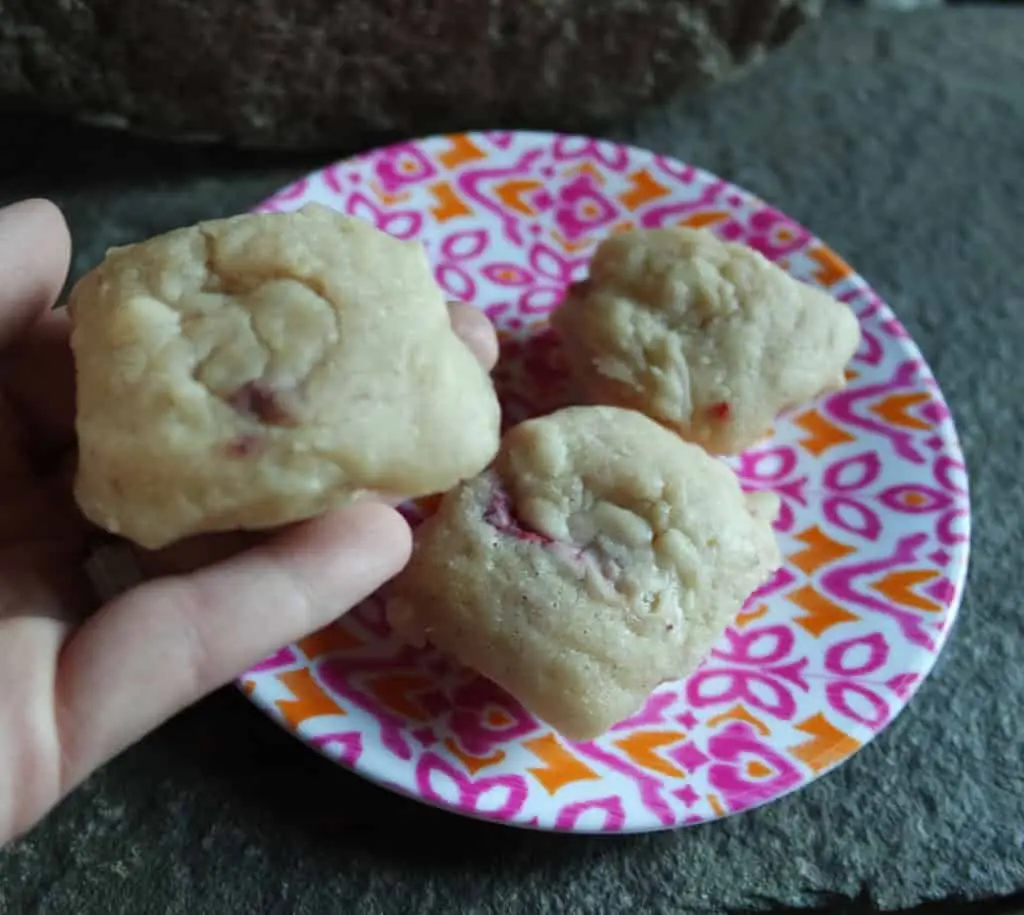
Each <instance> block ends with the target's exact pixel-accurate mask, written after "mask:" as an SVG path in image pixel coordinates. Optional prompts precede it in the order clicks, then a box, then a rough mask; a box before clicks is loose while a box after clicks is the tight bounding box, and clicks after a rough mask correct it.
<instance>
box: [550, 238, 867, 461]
mask: <svg viewBox="0 0 1024 915" xmlns="http://www.w3.org/2000/svg"><path fill="white" fill-rule="evenodd" d="M551 321H552V324H553V326H554V327H555V328H556V330H557V331H558V332H559V335H560V336H561V338H562V340H563V344H564V346H565V350H566V353H567V356H568V359H569V363H570V365H571V367H572V370H573V374H574V377H575V378H576V379H577V381H578V382H579V384H580V387H581V388H582V389H583V391H584V393H585V395H586V396H587V398H588V399H589V400H590V401H592V402H595V403H607V404H613V405H618V406H623V407H631V408H633V409H637V410H640V411H642V412H644V413H646V414H647V415H648V416H651V417H652V418H654V419H656V420H658V421H659V422H661V423H663V424H664V425H666V426H669V427H670V428H672V429H674V430H675V431H676V432H678V433H679V434H680V435H682V436H683V437H684V438H686V439H688V440H690V441H693V442H697V443H698V444H700V445H702V446H703V447H704V448H707V449H708V450H709V451H712V452H714V453H718V454H734V453H737V452H739V451H742V450H743V449H745V448H748V447H750V446H751V445H753V444H755V443H756V442H758V441H759V440H760V439H762V438H763V437H764V436H765V435H766V434H767V433H768V432H769V430H770V428H771V425H772V423H773V421H774V420H775V418H776V416H777V415H778V414H779V413H780V412H782V411H783V410H785V409H787V408H791V407H795V406H798V405H801V404H804V403H807V402H809V401H811V400H813V399H814V398H816V397H818V396H820V395H822V394H824V393H826V392H828V391H831V390H836V389H839V388H842V387H843V386H844V385H845V368H846V365H847V363H848V362H849V360H850V359H851V358H852V356H853V354H854V352H855V351H856V350H857V347H858V345H859V343H860V327H859V324H858V322H857V318H856V316H855V315H854V314H853V312H852V311H851V310H850V308H848V307H847V306H846V305H844V304H843V303H841V302H838V301H836V300H835V299H833V298H832V297H831V296H829V295H827V294H826V293H824V292H822V291H820V290H818V289H815V288H813V287H811V286H809V285H807V284H805V283H801V282H799V281H797V280H795V279H793V278H792V277H791V276H789V275H788V274H787V273H786V272H785V271H784V270H782V269H781V268H780V267H778V266H777V265H775V264H773V263H772V262H771V261H769V260H768V259H767V258H765V257H764V256H763V255H761V254H760V253H759V252H757V251H754V250H753V249H752V248H749V247H746V246H745V245H741V244H735V243H731V242H723V241H721V240H720V239H718V238H717V237H716V236H715V235H713V234H712V233H711V232H709V231H706V230H697V229H649V230H641V229H637V230H630V231H625V232H621V233H618V234H615V235H612V236H610V237H609V238H607V239H606V240H605V241H603V242H602V243H601V244H600V245H599V246H598V249H597V251H596V253H595V255H594V257H593V260H592V261H591V264H590V276H589V278H588V279H586V280H585V281H583V282H581V283H577V284H575V285H574V286H572V287H570V290H569V292H568V294H567V296H566V298H565V300H564V302H563V303H562V304H561V305H560V306H559V308H558V309H557V310H556V311H555V313H554V315H553V316H552V319H551Z"/></svg>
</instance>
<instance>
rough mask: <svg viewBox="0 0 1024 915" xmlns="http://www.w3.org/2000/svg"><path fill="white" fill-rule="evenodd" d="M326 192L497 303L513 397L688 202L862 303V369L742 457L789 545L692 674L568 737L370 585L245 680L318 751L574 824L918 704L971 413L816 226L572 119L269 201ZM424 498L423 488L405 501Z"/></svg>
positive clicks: (742, 788)
mask: <svg viewBox="0 0 1024 915" xmlns="http://www.w3.org/2000/svg"><path fill="white" fill-rule="evenodd" d="M310 201H317V202H319V203H323V204H326V205H328V206H330V207H334V208H335V209H338V210H340V211H342V212H345V213H350V214H352V215H355V216H359V217H361V218H363V219H367V220H369V221H370V222H372V223H374V224H375V225H377V226H378V227H380V228H381V229H383V230H385V231H387V232H390V233H391V234H393V235H396V236H398V237H400V238H405V239H420V240H422V241H423V242H424V243H425V245H426V248H427V251H428V253H429V256H430V258H431V260H432V262H433V264H434V267H435V272H436V276H437V281H438V282H439V283H440V285H441V286H442V287H443V288H444V289H445V290H446V291H447V293H448V295H449V296H450V297H451V298H454V299H464V300H466V301H469V302H473V303H475V304H476V305H478V306H479V307H480V308H482V309H484V310H485V311H486V312H487V314H488V315H490V317H491V318H492V319H493V321H494V322H495V324H496V325H497V327H498V329H499V333H500V337H501V341H502V357H501V362H500V364H499V367H498V369H497V370H496V372H495V379H496V383H497V384H498V386H499V389H500V393H501V396H502V400H503V405H504V408H505V417H506V422H514V421H518V420H520V419H522V418H524V417H526V416H528V415H533V414H538V413H544V412H547V411H549V410H551V409H553V408H555V407H557V406H559V405H561V404H562V403H564V401H565V397H566V391H567V385H566V378H565V371H564V368H563V364H562V361H561V358H560V353H559V347H558V342H557V340H556V339H554V338H553V336H552V335H551V333H550V332H549V331H548V330H547V326H546V315H547V313H548V312H549V311H550V309H551V308H552V307H553V306H555V305H556V303H557V302H558V301H559V299H560V298H561V296H562V293H563V290H564V289H565V287H566V285H567V284H568V283H570V282H572V281H574V280H578V279H581V278H582V277H583V276H584V275H585V273H586V265H587V261H588V257H589V255H590V254H591V252H592V251H593V248H594V245H595V243H596V242H597V241H598V240H599V239H601V238H603V237H604V236H605V235H607V234H608V233H609V232H613V231H615V230H617V229H619V228H621V227H624V226H644V227H653V226H679V225H685V226H699V227H703V228H706V229H710V230H712V231H714V232H716V233H717V234H718V235H720V236H721V237H722V238H725V239H730V240H732V241H739V242H744V243H745V244H748V245H750V246H752V247H754V248H756V249H757V250H759V251H761V252H762V253H763V254H765V255H766V256H767V257H769V258H770V259H771V260H773V261H775V262H777V263H779V264H781V265H782V266H783V267H784V268H785V269H786V270H788V271H789V272H790V273H791V274H792V275H793V276H795V277H798V278H799V279H801V280H804V281H807V282H810V283H813V284H815V285H817V286H819V287H821V288H823V289H825V290H827V291H828V292H829V293H831V294H832V295H833V296H836V297H837V298H839V299H842V300H843V301H845V302H848V303H849V304H850V306H851V307H852V308H853V309H854V310H855V311H856V313H857V314H858V315H859V317H860V321H861V326H862V328H863V344H862V346H861V348H860V351H859V352H858V353H857V356H856V358H855V359H854V360H853V362H852V364H851V366H850V370H849V373H848V374H849V380H850V383H849V386H848V388H847V389H846V390H844V391H843V392H841V393H838V394H835V395H833V396H831V397H829V398H828V399H824V400H821V401H819V402H817V403H813V404H809V405H806V406H804V407H803V408H801V409H799V410H797V411H794V412H792V413H791V414H788V415H786V416H784V417H782V418H780V419H779V421H778V422H777V424H776V427H775V430H774V433H773V435H772V437H771V439H770V440H769V441H767V442H766V443H765V444H763V445H762V446H760V447H758V448H756V449H754V450H751V451H749V452H747V453H745V454H743V455H741V456H740V457H739V458H737V459H735V460H733V461H732V462H731V463H732V466H733V467H734V468H735V469H736V470H737V471H738V473H739V475H740V477H741V479H742V481H743V484H744V486H745V487H746V488H761V489H764V488H768V489H773V490H775V491H776V492H777V493H778V494H779V495H780V496H781V498H782V502H783V510H782V514H781V517H780V519H779V521H778V524H777V531H778V538H779V541H780V545H781V547H782V552H783V554H784V556H785V565H784V567H783V568H782V569H781V570H780V572H779V573H778V574H777V575H776V577H775V578H774V580H773V581H772V582H771V583H770V584H769V585H768V586H767V587H765V588H763V589H762V590H761V591H760V592H759V593H757V594H756V595H754V596H753V597H752V598H751V600H750V601H749V602H748V603H747V605H746V607H745V608H744V610H743V612H742V613H741V615H740V616H739V618H738V619H737V620H736V623H735V625H734V626H733V627H732V628H731V629H730V630H729V631H728V633H727V634H726V636H725V637H724V638H722V639H721V641H720V642H719V643H718V645H717V646H716V648H715V649H714V652H713V654H712V656H711V657H710V658H709V659H708V660H707V662H706V663H705V664H704V666H703V667H701V668H700V669H699V670H698V671H697V672H696V673H694V674H693V675H692V676H691V677H690V678H689V679H687V680H685V681H681V682H677V683H673V684H669V685H666V686H663V687H661V688H660V689H659V690H658V691H657V692H656V693H655V694H654V695H653V696H652V697H651V698H650V700H649V701H648V703H647V705H646V707H645V708H644V709H643V711H642V712H640V713H639V714H637V715H635V716H634V717H632V718H630V719H629V720H627V721H624V722H622V723H621V724H619V725H618V726H617V727H615V728H614V729H613V730H612V731H610V732H609V733H608V734H606V735H605V736H604V737H602V738H600V739H599V740H595V741H592V742H589V743H571V742H568V741H566V740H564V739H562V738H561V737H559V736H558V735H557V734H556V733H554V732H553V731H552V729H551V728H550V727H548V726H546V725H544V724H543V723H541V722H539V721H538V720H537V719H535V718H534V717H533V716H532V715H530V714H529V713H528V712H526V711H525V710H524V709H523V708H522V707H521V706H520V705H518V704H517V703H516V702H515V701H514V700H513V699H511V698H510V697H509V696H508V695H506V694H505V693H504V692H502V691H501V690H500V689H498V688H497V687H495V686H494V685H493V684H491V683H489V682H488V681H485V680H483V679H482V678H480V677H477V676H474V675H473V674H472V673H470V672H468V671H466V670H465V669H461V668H458V667H456V666H454V665H452V664H451V663H449V662H447V661H446V660H445V659H444V658H442V657H440V656H439V655H438V654H437V653H435V652H433V651H430V650H427V651H416V650H412V649H409V648H407V647H404V646H403V645H402V644H400V643H399V642H398V641H397V640H396V639H395V638H394V637H393V636H392V635H391V634H390V633H389V631H388V628H387V626H386V624H385V623H384V622H383V617H382V612H381V608H380V606H379V604H377V603H375V602H374V601H372V600H371V601H369V602H368V603H367V604H365V605H364V606H362V607H360V608H358V609H357V610H355V611H353V612H352V613H350V614H348V615H347V616H346V617H344V619H343V620H342V621H341V622H340V623H338V624H336V625H335V626H333V627H331V628H329V629H327V630H325V631H322V632H319V633H317V634H316V635H313V636H310V637H309V638H307V639H304V640H303V641H301V642H299V643H298V644H295V645H289V646H287V647H285V648H282V649H281V650H280V651H279V652H277V653H276V654H275V655H274V656H273V657H271V658H268V659H266V660H265V661H264V662H263V663H261V664H259V665H257V666H256V667H255V668H253V669H252V670H251V671H249V672H248V673H247V674H246V675H245V676H244V678H243V680H242V687H243V689H244V690H245V691H246V693H247V694H248V695H249V696H250V697H251V699H252V700H253V701H254V702H255V703H256V704H257V705H258V706H259V707H260V708H262V709H264V710H265V711H266V712H268V713H269V714H270V715H271V716H273V717H274V718H275V719H276V720H278V721H279V722H281V723H282V724H283V725H284V726H285V727H287V728H289V729H290V730H292V731H293V732H294V733H295V734H296V735H297V736H298V737H299V738H300V739H302V740H303V741H305V742H306V743H308V744H309V745H310V746H312V747H314V748H316V749H317V750H318V751H320V752H321V753H323V754H324V755H325V756H327V757H328V758H329V759H332V760H335V761H336V762H338V763H339V764H341V765H344V766H347V767H350V768H352V769H354V770H355V771H356V772H358V773H360V774H361V775H363V776H365V777H367V778H369V779H372V780H373V781H375V782H377V783H379V784H382V785H385V786H387V787H388V788H392V789H394V790H395V791H399V792H402V793H404V794H407V795H409V796H411V797H414V798H417V799H419V800H421V801H424V802H426V803H430V804H435V805H438V806H441V807H445V808H448V809H450V810H453V811H456V812H458V813H462V814H467V815H470V816H475V817H482V818H485V819H489V820H496V821H499V822H502V823H507V824H514V825H518V826H527V827H534V828H538V829H552V830H568V831H576V832H636V831H643V830H653V829H664V828H672V827H677V826H683V825H688V824H692V823H702V822H706V821H709V820H714V819H716V818H719V817H722V816H726V815H728V814H733V813H737V812H739V811H742V810H745V809H748V808H751V807H754V806H758V805H760V804H763V803H765V802H767V801H771V800H773V799H775V798H778V797H780V796H781V795H783V794H786V793H788V792H790V791H793V790H795V789H797V788H800V787H802V786H803V785H806V784H808V783H809V782H811V781H813V780H814V779H816V778H818V777H820V776H821V775H823V774H824V773H825V772H827V771H828V770H829V769H831V768H833V767H834V766H836V765H837V764H839V763H840V762H842V761H843V760H844V759H846V758H847V757H849V756H850V755H851V754H852V753H854V752H856V751H857V750H858V749H859V748H860V747H862V746H864V744H865V743H867V742H868V741H869V740H871V739H872V738H873V737H874V736H875V735H876V734H877V733H879V731H881V730H882V729H883V728H884V727H885V726H886V725H888V724H889V722H891V721H892V720H893V718H894V717H895V716H896V715H897V714H898V713H899V712H900V711H901V710H902V709H903V708H904V706H906V704H907V702H908V701H909V699H910V697H911V696H912V695H913V693H914V691H915V690H916V689H917V687H918V686H919V685H920V683H921V680H922V678H923V677H924V676H925V675H926V674H927V673H928V671H929V670H930V669H931V667H932V665H933V664H934V663H935V660H936V657H937V655H938V653H939V651H940V649H941V648H942V645H943V643H944V642H945V639H946V637H947V636H948V634H949V631H950V628H951V626H952V624H953V620H954V618H955V616H956V610H957V607H958V605H959V602H960V595H961V591H962V588H963V584H964V578H965V573H966V567H967V556H968V542H969V522H970V510H969V500H968V490H967V476H966V471H965V467H964V462H963V456H962V454H961V451H960V447H959V445H958V443H957V438H956V432H955V429H954V426H953V422H952V420H951V418H950V415H949V412H948V410H947V408H946V405H945V402H944V401H943V397H942V394H941V392H940V391H939V388H938V386H937V384H936V382H935V380H934V378H933V377H932V374H931V372H930V370H929V369H928V366H927V365H926V364H925V362H924V360H923V359H922V357H921V353H920V352H919V351H918V349H917V348H916V347H915V345H914V343H913V342H912V341H911V340H910V338H909V336H908V334H907V332H906V331H905V330H904V328H903V327H902V326H901V325H900V323H899V321H897V320H896V318H895V317H894V316H893V313H892V312H891V311H890V310H889V308H888V307H887V306H886V305H885V303H884V302H882V301H881V300H880V299H879V297H878V296H877V295H876V294H875V293H874V292H873V291H872V290H871V288H870V287H869V286H868V285H867V283H865V282H864V281H863V280H862V279H861V278H860V277H858V276H857V275H856V274H854V273H853V271H852V270H851V269H850V268H849V267H848V266H847V265H846V264H845V263H844V262H843V261H842V260H841V259H840V258H839V257H838V256H837V255H836V254H835V253H834V252H832V251H831V250H830V249H829V248H828V247H827V246H826V245H824V244H823V243H822V242H821V241H819V240H818V239H816V238H814V237H813V236H812V235H811V234H810V233H809V232H808V231H807V230H805V229H803V228H802V227H801V226H799V225H797V224H796V223H794V222H793V221H792V220H790V219H788V218H787V217H786V216H784V215H783V214H781V213H779V212H778V211H776V210H774V209H772V208H771V207H770V206H768V205H767V204H765V203H764V202H762V201H761V200H758V199H757V198H755V197H753V196H752V195H750V194H749V193H747V192H745V191H742V190H740V189H738V188H736V187H733V186H732V185H730V184H728V183H726V182H725V181H721V180H720V179H718V178H715V177H714V176H712V175H709V174H707V173H706V172H702V171H700V170H698V169H696V168H692V167H690V166H688V165H685V164H683V163H681V162H677V161H674V160H672V159H667V158H664V157H662V156H659V155H656V154H654V153H652V152H647V151H645V150H641V149H635V148H630V147H626V146H620V145H616V144H613V143H608V142H602V141H597V140H591V139H587V138H583V137H575V136H562V135H551V134H539V133H477V134H466V135H457V136H443V137H433V138H430V139H426V140H420V141H416V142H410V143H404V144H401V145H398V146H392V147H389V148H386V149H381V150H377V151H375V152H372V153H370V154H368V155H363V156H360V157H359V158H356V159H352V160H350V161H346V162H341V163H338V164H335V165H332V166H330V167H328V168H325V169H324V170H323V171H320V172H317V173H316V174H313V175H310V176H308V177H306V178H303V179H302V180H300V181H298V182H297V183H295V184H293V185H291V186H290V187H287V188H285V189H284V190H282V191H281V192H279V193H278V194H276V195H275V196H274V197H272V198H271V199H269V200H267V201H265V202H264V203H263V204H261V205H260V206H259V207H258V210H260V211H264V212H269V211H275V210H293V209H296V208H297V207H300V206H302V205H303V204H305V203H307V202H310ZM429 510H430V505H429V504H423V505H419V506H413V507H412V508H411V509H410V514H411V515H413V516H416V515H417V514H420V515H421V514H422V513H423V512H426V511H429Z"/></svg>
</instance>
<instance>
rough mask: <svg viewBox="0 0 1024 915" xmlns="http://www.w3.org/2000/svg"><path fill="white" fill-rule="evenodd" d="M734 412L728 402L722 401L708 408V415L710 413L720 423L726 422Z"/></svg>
mask: <svg viewBox="0 0 1024 915" xmlns="http://www.w3.org/2000/svg"><path fill="white" fill-rule="evenodd" d="M731 412H732V408H731V407H730V406H729V404H728V402H727V401H724V400H720V401H719V402H718V403H713V404H712V405H711V406H710V407H708V413H710V414H711V415H712V416H713V417H714V418H715V419H717V420H718V421H719V422H723V423H724V422H725V421H726V420H727V419H728V418H729V414H730V413H731Z"/></svg>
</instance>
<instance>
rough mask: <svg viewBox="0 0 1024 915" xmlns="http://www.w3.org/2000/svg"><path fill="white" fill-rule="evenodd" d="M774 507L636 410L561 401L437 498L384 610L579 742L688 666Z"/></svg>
mask: <svg viewBox="0 0 1024 915" xmlns="http://www.w3.org/2000/svg"><path fill="white" fill-rule="evenodd" d="M777 511H778V500H777V498H776V497H775V496H774V495H772V494H754V495H745V494H744V493H743V492H742V490H741V488H740V486H739V482H738V481H737V479H736V476H735V475H734V474H733V472H732V471H731V470H730V469H729V468H728V467H727V466H726V465H725V464H723V463H722V462H721V461H719V460H717V459H716V458H713V457H711V456H710V455H708V454H707V453H706V452H704V451H703V450H702V449H701V448H699V447H697V446H696V445H693V444H690V443H688V442H685V441H683V440H682V439H680V438H679V437H678V436H676V435H674V434H673V433H671V432H669V431H668V430H666V429H664V428H662V427H661V426H659V425H658V424H657V423H655V422H654V421H652V420H650V419H648V418H647V417H645V416H643V415H642V414H640V413H638V412H635V411H632V410H625V409H620V408H616V407H570V408H567V409H563V410H560V411H558V412H556V413H553V414H551V415H549V416H546V417H542V418H540V419H535V420H529V421H527V422H525V423H521V424H520V425H518V426H515V427H514V428H512V429H511V430H509V431H508V432H507V433H506V434H505V436H504V438H503V440H502V445H501V449H500V450H499V453H498V457H497V458H496V460H495V462H494V464H493V465H492V466H491V467H490V468H489V469H488V470H487V471H485V472H484V473H482V474H481V475H480V476H478V477H476V478H474V479H473V480H469V481H467V482H464V483H462V484H460V485H459V486H458V487H456V488H455V489H454V490H452V491H451V492H449V493H448V494H447V495H446V496H445V497H444V499H443V500H442V502H441V505H440V508H439V509H438V511H437V513H436V514H435V515H433V516H431V517H430V518H428V519H427V520H426V521H425V522H424V523H423V524H422V525H421V526H420V527H419V529H418V530H417V532H416V541H415V547H414V550H413V558H412V560H411V562H410V564H409V566H408V567H407V568H406V570H405V571H404V572H403V573H402V574H401V575H400V576H399V577H398V578H397V579H396V580H395V581H394V582H393V584H392V586H391V587H390V588H389V589H388V592H387V603H386V607H387V613H388V619H389V622H390V623H391V625H392V626H393V627H394V629H395V630H396V631H397V632H398V634H399V635H400V636H401V637H403V638H404V639H405V640H407V641H409V642H410V643H412V644H424V643H427V642H429V643H431V644H433V645H435V646H436V647H438V648H439V649H441V650H442V651H445V652H447V653H449V654H451V655H452V656H454V657H455V658H457V659H458V660H459V661H460V662H462V663H463V664H465V665H467V666H468V667H472V668H474V669H475V670H477V671H479V672H480V673H481V674H483V675H484V676H486V677H488V678H490V679H491V680H493V681H495V682H496V683H498V684H499V685H500V686H502V687H504V688H505V689H506V690H508V691H509V692H510V693H511V694H512V695H514V696H515V697H516V698H517V699H519V700H520V701H521V702H522V703H523V704H524V705H525V706H526V707H527V708H529V709H530V710H531V711H532V712H534V713H535V714H536V715H538V716H539V717H540V718H542V719H544V720H546V721H547V722H548V723H549V724H551V725H552V726H553V727H555V728H556V729H558V730H559V731H561V732H562V733H563V734H565V735H566V736H567V737H570V738H573V739H589V738H592V737H595V736H597V735H599V734H601V733H603V732H604V731H606V730H607V729H608V728H609V727H611V726H612V725H613V724H615V723H616V722H618V721H620V720H622V719H623V718H625V717H627V716H629V715H630V714H632V713H634V712H635V711H637V710H638V709H639V708H640V707H641V706H642V705H643V703H644V701H645V700H646V698H647V696H648V695H649V694H650V693H651V691H652V690H653V689H654V688H655V687H657V686H658V685H659V684H660V683H662V682H664V681H668V680H674V679H678V678H680V677H683V676H686V675H687V674H688V673H690V672H691V671H692V670H694V669H695V668H696V667H697V666H698V665H699V664H700V663H701V661H702V660H703V659H704V657H705V656H706V654H707V652H708V651H709V650H710V649H711V646H712V644H713V643H714V642H715V640H716V639H718V638H719V636H721V634H722V632H723V631H724V630H725V628H726V626H727V625H728V624H729V623H730V622H731V621H732V620H733V618H734V617H735V615H736V614H737V612H738V611H739V610H740V608H741V607H742V605H743V603H744V601H745V600H746V598H747V597H748V596H749V595H750V594H751V593H752V592H753V591H754V590H756V588H757V587H759V586H760V585H761V584H762V583H764V582H765V581H766V580H767V579H768V578H769V577H770V575H771V574H772V572H773V571H774V570H775V569H776V568H777V567H778V565H779V562H780V556H779V551H778V547H777V545H776V542H775V537H774V534H773V532H772V529H771V524H772V522H773V521H774V518H775V515H776V513H777Z"/></svg>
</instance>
